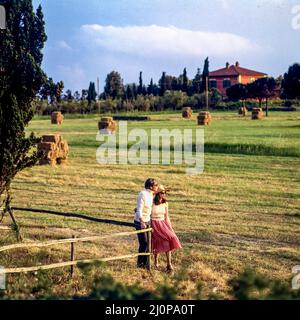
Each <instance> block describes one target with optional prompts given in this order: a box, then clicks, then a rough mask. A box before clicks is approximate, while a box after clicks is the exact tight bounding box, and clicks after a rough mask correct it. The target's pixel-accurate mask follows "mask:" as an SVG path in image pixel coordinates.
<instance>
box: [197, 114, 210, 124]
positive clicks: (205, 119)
mask: <svg viewBox="0 0 300 320" xmlns="http://www.w3.org/2000/svg"><path fill="white" fill-rule="evenodd" d="M211 121H212V117H211V114H210V113H209V112H207V111H205V112H200V113H199V115H198V125H202V126H203V125H204V126H208V125H210V123H211Z"/></svg>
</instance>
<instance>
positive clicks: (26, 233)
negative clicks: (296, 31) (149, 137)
mask: <svg viewBox="0 0 300 320" xmlns="http://www.w3.org/2000/svg"><path fill="white" fill-rule="evenodd" d="M151 117H152V121H149V122H130V123H129V128H136V127H139V128H143V129H146V130H150V129H151V128H160V129H161V128H168V129H172V128H180V129H184V128H197V127H198V126H197V125H196V115H194V116H193V119H192V120H183V119H182V118H181V114H175V113H169V114H168V113H163V114H154V115H151ZM97 121H98V117H97V116H87V117H78V118H76V117H70V118H68V116H67V117H66V119H65V122H64V124H63V125H62V126H61V127H59V126H54V125H51V124H50V120H49V118H36V119H34V120H33V121H32V122H31V125H30V127H29V128H28V131H34V132H35V133H36V134H37V135H42V134H47V133H61V134H62V136H63V138H64V139H65V140H67V141H68V143H69V146H70V156H69V161H68V163H67V164H66V165H63V166H57V167H50V166H36V167H34V168H31V169H28V170H25V171H24V172H22V173H21V174H19V175H18V176H17V177H16V179H15V180H14V182H13V187H12V191H13V206H15V207H32V208H43V209H52V210H57V211H67V212H74V213H85V214H88V215H91V216H95V217H99V218H107V219H115V220H121V221H129V222H131V221H132V219H133V209H134V208H135V202H136V198H137V194H138V192H139V191H140V190H141V188H142V186H143V182H144V180H145V179H146V178H148V177H155V178H157V179H159V180H160V181H161V182H162V183H163V184H165V185H167V186H168V187H170V188H171V192H170V194H169V207H170V216H171V220H172V222H173V226H174V229H175V230H176V232H177V234H178V236H179V238H180V240H181V242H182V245H183V250H181V251H178V252H176V253H175V254H174V265H175V267H176V269H177V270H180V269H181V268H183V269H185V271H186V272H187V275H188V278H187V279H186V281H185V286H184V288H182V289H181V292H180V296H181V297H182V298H187V299H188V298H190V297H191V292H192V290H193V289H194V287H195V283H196V281H202V282H203V286H204V294H205V295H206V296H207V295H208V294H209V293H210V292H212V291H214V292H216V293H217V294H219V295H220V296H221V297H226V298H230V293H229V291H228V285H227V280H228V279H230V278H231V277H233V276H235V275H237V274H238V273H239V272H241V271H243V270H244V269H245V268H246V267H251V268H254V269H255V270H256V271H258V272H261V273H262V274H264V275H266V276H269V277H271V278H274V279H280V280H282V281H284V282H289V281H291V277H292V274H291V269H292V267H293V266H295V265H297V264H300V249H299V248H300V233H299V231H300V200H299V199H300V187H299V186H300V184H299V183H300V159H299V156H300V112H291V113H288V112H283V113H281V112H273V113H272V112H271V114H270V117H269V118H265V119H264V120H262V121H252V120H251V119H250V116H248V117H246V118H241V117H239V116H238V115H236V114H235V113H227V112H226V113H223V112H219V113H213V123H212V125H211V126H209V127H206V128H205V143H206V149H205V170H204V173H203V174H201V175H197V176H187V175H186V174H185V168H184V167H182V166H176V165H170V166H163V165H159V166H155V165H106V166H105V165H100V164H98V163H97V162H96V150H97V147H98V146H99V142H97V141H96V134H97ZM16 216H17V218H18V221H19V223H20V225H21V231H22V234H23V237H24V238H25V240H26V241H38V240H46V239H60V238H65V237H70V236H72V235H76V236H86V235H102V234H110V233H115V232H117V231H128V230H130V228H129V229H128V228H125V227H117V226H110V225H104V224H99V223H92V222H87V221H83V220H76V219H73V218H71V219H70V218H62V217H56V216H48V215H42V214H36V213H25V212H17V213H16ZM4 223H6V224H8V223H10V222H9V219H8V218H7V217H6V218H5V219H4ZM14 242H15V239H14V237H13V234H12V232H11V231H1V236H0V244H1V245H4V244H8V243H14ZM136 249H137V241H136V239H135V237H124V238H122V239H120V240H119V241H116V240H115V239H112V240H108V241H105V242H104V241H102V242H99V243H93V244H88V243H85V244H80V245H78V246H77V249H76V250H77V251H76V257H77V258H78V259H79V258H80V259H82V258H93V257H108V256H114V255H121V254H125V253H127V252H128V253H134V252H135V251H136ZM69 251H70V249H69V247H68V246H57V247H54V248H52V249H50V248H48V249H42V250H41V249H34V250H33V249H30V250H25V251H24V250H18V251H14V252H11V253H10V254H9V255H8V254H5V255H2V256H1V257H0V265H1V264H2V265H5V266H7V267H15V266H30V265H34V264H36V263H37V262H40V263H51V262H59V261H63V260H68V259H69ZM93 272H94V273H95V274H99V273H104V272H109V273H111V274H112V275H113V276H114V277H115V278H116V279H117V280H119V281H122V282H124V283H128V284H132V283H135V282H136V281H142V285H143V286H144V287H145V288H148V289H151V288H152V287H153V285H154V284H155V283H157V282H160V281H162V279H164V278H165V277H166V275H165V273H164V272H163V268H162V270H161V271H154V272H153V273H152V274H151V275H149V274H148V272H147V271H142V270H136V268H135V261H133V260H127V261H119V262H112V263H107V264H106V265H105V266H104V267H101V268H100V269H99V268H98V269H97V268H95V269H94V271H93ZM47 275H48V277H50V278H51V283H52V287H53V291H54V292H55V293H56V294H58V295H63V294H64V293H66V292H70V293H74V292H76V293H79V294H84V293H85V290H86V288H85V285H84V279H83V277H82V276H81V274H80V273H79V272H76V274H75V277H74V279H73V280H70V279H69V278H68V270H66V269H57V270H53V271H49V272H48V273H47ZM34 279H35V275H30V274H28V275H10V276H9V277H8V281H9V294H10V295H11V297H16V298H20V297H21V298H31V296H30V294H28V288H27V289H24V288H21V287H20V285H18V283H19V282H18V281H20V283H23V282H25V283H26V281H27V282H28V286H29V287H30V286H31V285H32V282H34ZM16 280H18V281H16ZM21 280H23V282H22V281H21ZM32 296H33V297H38V294H34V293H33V294H32Z"/></svg>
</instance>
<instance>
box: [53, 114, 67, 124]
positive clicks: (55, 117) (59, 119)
mask: <svg viewBox="0 0 300 320" xmlns="http://www.w3.org/2000/svg"><path fill="white" fill-rule="evenodd" d="M63 121H64V116H63V115H62V113H61V112H59V111H55V112H52V114H51V123H52V124H62V123H63Z"/></svg>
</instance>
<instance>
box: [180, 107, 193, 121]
mask: <svg viewBox="0 0 300 320" xmlns="http://www.w3.org/2000/svg"><path fill="white" fill-rule="evenodd" d="M192 114H193V109H192V108H191V107H185V108H183V109H182V117H183V118H185V119H190V118H191V117H192Z"/></svg>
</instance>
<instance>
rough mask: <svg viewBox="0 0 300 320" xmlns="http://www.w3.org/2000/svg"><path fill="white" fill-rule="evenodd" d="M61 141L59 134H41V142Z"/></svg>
mask: <svg viewBox="0 0 300 320" xmlns="http://www.w3.org/2000/svg"><path fill="white" fill-rule="evenodd" d="M60 141H61V136H60V135H59V134H51V135H50V134H49V135H45V136H42V141H41V142H53V143H56V144H57V143H59V142H60Z"/></svg>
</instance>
